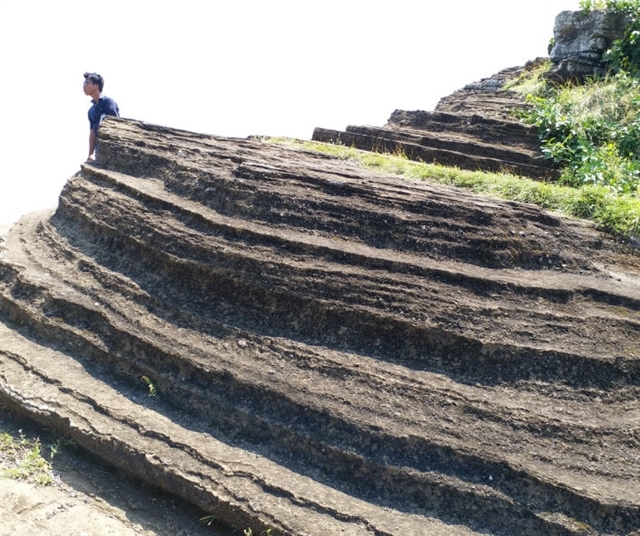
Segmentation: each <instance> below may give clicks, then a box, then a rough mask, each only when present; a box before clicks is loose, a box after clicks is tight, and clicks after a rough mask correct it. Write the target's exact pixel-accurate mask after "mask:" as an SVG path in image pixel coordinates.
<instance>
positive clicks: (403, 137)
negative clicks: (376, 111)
mask: <svg viewBox="0 0 640 536" xmlns="http://www.w3.org/2000/svg"><path fill="white" fill-rule="evenodd" d="M346 132H348V133H351V134H360V135H364V136H369V137H379V138H386V139H389V140H394V141H397V142H401V143H411V144H413V145H420V146H422V147H430V148H434V149H446V150H448V151H453V152H456V153H463V154H473V155H474V156H483V157H487V158H497V159H500V160H504V161H505V162H508V163H521V164H529V163H530V162H531V161H532V160H535V159H536V158H537V160H538V165H540V166H542V167H548V161H546V160H543V159H542V157H538V155H537V154H536V152H534V151H531V150H530V149H527V148H520V147H516V146H514V147H509V148H508V149H507V148H498V147H496V146H495V145H493V144H486V143H483V142H481V141H475V140H474V141H473V142H472V141H471V140H469V139H467V138H461V137H460V136H457V135H455V134H452V133H450V132H443V133H439V134H437V135H434V134H433V133H431V132H420V131H415V130H409V129H391V128H378V127H357V126H348V127H347V129H346Z"/></svg>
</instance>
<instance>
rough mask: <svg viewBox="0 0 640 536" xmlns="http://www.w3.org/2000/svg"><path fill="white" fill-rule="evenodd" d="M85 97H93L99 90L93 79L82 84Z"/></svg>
mask: <svg viewBox="0 0 640 536" xmlns="http://www.w3.org/2000/svg"><path fill="white" fill-rule="evenodd" d="M82 87H83V89H84V94H85V95H93V94H94V93H95V91H96V90H97V89H99V88H98V84H94V83H93V82H92V81H91V78H85V79H84V84H82Z"/></svg>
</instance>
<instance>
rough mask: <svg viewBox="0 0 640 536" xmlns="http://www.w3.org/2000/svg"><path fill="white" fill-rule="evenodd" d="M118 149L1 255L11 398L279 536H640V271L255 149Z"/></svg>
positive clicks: (108, 145) (408, 186)
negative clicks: (639, 531)
mask: <svg viewBox="0 0 640 536" xmlns="http://www.w3.org/2000/svg"><path fill="white" fill-rule="evenodd" d="M99 137H100V139H99V143H100V151H99V156H98V161H97V162H96V163H95V165H85V166H83V168H82V170H81V171H80V172H79V173H78V174H77V175H76V176H74V177H73V178H71V179H70V180H69V181H68V183H67V184H66V186H65V188H64V190H63V191H62V193H61V196H60V200H59V205H58V207H57V210H56V211H55V213H52V214H51V213H43V214H35V215H31V216H28V217H26V218H24V219H23V220H21V221H20V222H19V223H18V224H16V225H15V226H14V227H13V228H12V229H11V232H10V233H9V236H8V237H7V240H6V243H5V245H4V249H3V251H2V257H1V259H0V321H1V322H0V341H1V344H0V402H1V403H2V404H5V405H9V406H10V407H13V408H15V409H17V410H18V411H20V412H22V413H25V414H27V415H29V416H30V417H31V418H33V419H35V420H37V421H39V422H41V423H43V424H45V425H47V426H50V427H54V428H56V429H57V430H60V431H61V432H63V433H64V434H65V437H67V438H68V439H72V440H74V441H75V442H76V443H77V444H79V445H81V446H83V447H84V448H86V449H88V450H90V451H91V452H93V453H95V454H96V455H98V456H100V457H101V458H103V459H104V460H106V461H108V462H109V463H111V464H113V465H114V466H116V467H118V468H120V469H122V470H123V471H126V472H127V473H129V474H132V475H134V476H136V477H138V478H140V479H142V480H143V481H145V482H147V483H148V484H152V485H154V486H157V487H160V488H162V489H165V490H168V491H171V492H172V493H174V494H177V495H179V496H181V497H183V498H185V499H187V500H188V501H190V502H192V503H194V504H196V505H198V506H200V507H201V508H202V509H204V510H205V511H206V512H208V513H212V514H215V515H216V516H217V518H218V519H224V520H226V521H227V522H228V523H230V524H232V525H234V526H236V527H239V528H241V529H244V528H246V527H252V528H253V531H254V534H260V533H262V532H263V531H266V530H267V529H269V528H271V529H274V531H273V534H288V535H305V534H306V535H327V534H330V535H338V534H344V535H347V534H352V535H359V536H360V535H363V534H371V535H383V534H384V535H402V536H407V535H421V536H425V535H426V536H428V535H436V534H447V535H466V536H469V535H479V534H496V535H513V534H518V535H525V536H526V535H540V534H545V535H562V536H564V535H578V534H586V533H589V534H603V535H604V534H614V533H615V534H627V535H628V534H631V533H633V531H634V530H637V529H638V527H639V526H640V488H639V487H638V481H640V461H639V460H638V452H639V447H640V426H639V422H640V402H639V400H640V397H639V395H640V316H639V315H640V269H639V268H638V266H639V263H638V257H637V255H634V254H633V253H632V252H630V251H626V250H625V249H623V246H619V245H617V244H615V243H613V242H611V241H610V240H608V239H607V238H606V237H604V236H602V235H600V234H599V233H598V232H596V231H595V230H593V229H592V228H591V227H590V226H589V225H586V224H584V223H581V222H578V221H573V220H567V219H564V218H562V217H560V216H558V215H555V214H550V213H546V212H544V211H542V210H540V209H539V208H537V207H535V206H531V205H526V204H519V203H515V202H505V201H499V200H495V199H488V198H483V197H479V196H476V195H473V194H470V193H468V192H465V191H462V190H458V189H453V188H445V187H434V186H429V185H427V184H423V183H418V182H410V181H406V180H402V179H400V178H396V177H389V176H381V175H377V174H374V173H371V172H368V171H365V170H363V169H360V168H359V167H357V166H356V165H354V164H352V163H349V162H345V161H341V160H337V159H334V158H330V157H326V156H323V155H320V154H315V153H312V152H307V151H304V150H299V149H291V148H283V147H279V146H276V145H273V144H269V143H266V142H263V141H261V140H257V139H253V140H247V139H226V138H217V137H209V136H203V135H197V134H193V133H188V132H183V131H178V130H172V129H169V128H162V127H157V126H153V125H148V124H144V123H140V122H136V121H130V120H124V119H116V118H107V119H105V122H104V123H103V125H102V126H101V129H100V134H99ZM151 387H153V388H151ZM154 394H155V395H156V396H150V395H154Z"/></svg>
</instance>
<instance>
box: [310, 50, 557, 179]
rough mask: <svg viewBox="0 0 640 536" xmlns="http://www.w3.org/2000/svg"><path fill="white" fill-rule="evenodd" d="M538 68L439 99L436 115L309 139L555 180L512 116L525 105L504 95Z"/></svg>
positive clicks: (399, 116) (399, 113)
mask: <svg viewBox="0 0 640 536" xmlns="http://www.w3.org/2000/svg"><path fill="white" fill-rule="evenodd" d="M536 64H537V61H536V62H531V63H529V64H527V65H526V66H525V67H515V68H510V69H505V70H503V71H501V72H499V73H497V74H495V75H493V76H491V77H489V78H485V79H482V80H480V81H478V82H474V83H472V84H469V85H467V86H465V87H464V88H463V89H461V90H459V91H456V92H454V93H452V94H451V95H449V96H447V97H445V98H443V99H441V101H440V102H439V103H438V105H437V106H436V109H435V110H434V111H423V110H416V111H405V110H396V111H395V112H393V113H392V114H391V117H390V118H389V120H388V122H387V124H386V125H385V126H384V127H371V126H348V127H347V128H346V130H345V131H344V132H342V131H336V130H331V129H325V128H321V127H319V128H316V129H315V130H314V132H313V139H314V140H316V141H323V142H330V143H341V144H344V145H348V146H353V147H356V148H358V149H364V150H368V151H377V152H389V153H399V154H403V155H405V156H407V157H408V158H410V159H413V160H419V161H423V162H427V163H437V164H441V165H446V166H457V167H459V168H462V169H470V170H474V171H475V170H483V171H494V172H503V171H504V172H510V173H515V174H518V175H523V176H526V177H533V178H536V179H549V178H554V177H556V176H557V171H556V170H555V169H553V163H552V162H551V161H550V160H546V159H544V157H543V155H542V152H541V151H540V140H539V136H538V131H537V129H536V128H535V127H533V126H530V125H525V124H523V123H521V122H520V121H518V119H517V118H516V117H515V115H514V113H513V112H514V111H515V110H517V109H519V108H523V107H524V106H525V103H524V102H523V100H522V98H521V97H520V96H519V95H518V94H517V93H515V92H513V91H508V90H504V89H503V87H504V86H505V84H506V83H507V82H509V81H510V80H513V79H515V78H517V77H518V76H520V75H521V74H522V72H523V70H524V69H529V68H531V67H532V66H534V65H536Z"/></svg>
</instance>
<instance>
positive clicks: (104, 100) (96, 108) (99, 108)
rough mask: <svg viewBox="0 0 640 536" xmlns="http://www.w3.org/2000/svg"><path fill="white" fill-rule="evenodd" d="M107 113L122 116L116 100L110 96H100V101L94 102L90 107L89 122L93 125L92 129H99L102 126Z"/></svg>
mask: <svg viewBox="0 0 640 536" xmlns="http://www.w3.org/2000/svg"><path fill="white" fill-rule="evenodd" d="M105 115H114V116H116V117H119V116H120V110H119V109H118V105H117V104H116V101H114V100H113V99H111V98H109V97H100V99H99V100H98V102H96V103H94V104H93V105H92V106H91V108H89V124H90V125H91V129H92V130H95V131H96V132H97V131H98V127H99V126H100V122H101V121H102V120H103V119H104V116H105Z"/></svg>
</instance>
